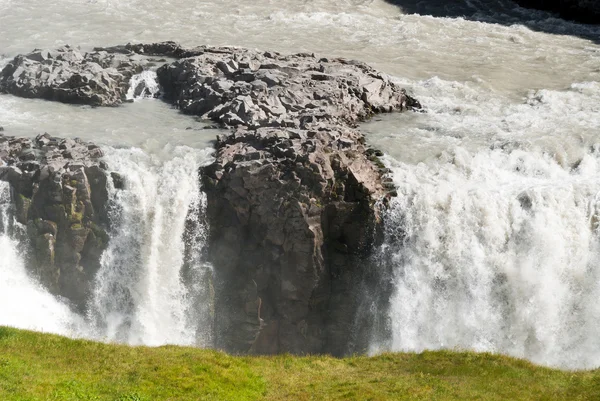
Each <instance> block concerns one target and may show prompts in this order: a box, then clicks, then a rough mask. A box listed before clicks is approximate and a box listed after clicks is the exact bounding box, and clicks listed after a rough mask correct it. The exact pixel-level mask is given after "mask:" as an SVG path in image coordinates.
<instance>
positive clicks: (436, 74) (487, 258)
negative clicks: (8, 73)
mask: <svg viewBox="0 0 600 401" xmlns="http://www.w3.org/2000/svg"><path fill="white" fill-rule="evenodd" d="M160 40H175V41H178V42H181V43H182V44H184V45H198V44H212V45H235V46H245V47H251V48H260V49H265V50H266V49H269V50H278V51H281V52H290V53H291V52H299V51H309V52H315V53H317V54H319V55H322V56H343V57H349V58H356V59H360V60H364V61H366V62H368V63H370V64H371V65H373V66H375V67H377V68H379V69H381V70H383V71H384V72H387V73H389V74H390V75H392V76H394V77H395V79H397V80H398V82H399V83H400V84H402V85H403V86H404V87H406V88H407V89H408V90H409V92H411V93H412V94H414V95H415V96H416V97H417V98H418V99H419V100H420V101H421V103H422V104H423V105H424V108H425V110H426V113H406V114H401V115H391V116H382V117H378V118H377V119H376V120H374V121H372V122H369V123H367V124H365V125H364V126H363V129H364V131H365V132H366V133H367V135H368V139H369V141H370V142H371V143H372V144H374V145H376V146H378V147H380V148H382V149H385V150H386V153H387V156H386V162H387V163H388V165H389V166H390V168H391V169H392V171H393V178H394V181H395V182H396V184H397V186H398V188H399V191H398V192H399V197H398V198H397V199H395V200H394V202H393V204H392V208H391V209H390V211H389V216H388V219H387V230H388V232H389V233H390V234H394V235H389V236H388V237H389V238H395V239H396V241H399V242H396V243H386V244H385V246H384V248H385V249H384V251H385V252H387V253H388V256H389V257H388V258H387V260H388V261H389V263H392V266H391V268H392V271H393V272H394V273H393V277H392V278H391V279H392V280H393V284H394V289H395V290H394V294H393V297H392V302H391V306H390V308H389V310H386V311H383V313H385V314H386V316H387V318H388V320H389V322H390V326H391V328H392V330H391V332H392V336H391V337H392V338H390V339H389V341H385V342H383V343H373V345H372V349H373V352H376V351H378V350H382V349H391V350H394V351H420V350H423V349H438V348H458V349H476V350H482V351H492V352H501V353H507V354H510V355H514V356H518V357H524V358H528V359H530V360H533V361H535V362H538V363H542V364H546V365H551V366H560V367H565V368H589V367H596V366H600V339H599V338H600V336H598V333H599V332H600V323H599V322H600V307H598V306H597V301H596V300H597V299H598V297H599V296H600V251H599V249H600V248H599V245H600V236H599V235H600V233H599V229H598V221H600V220H599V219H600V26H591V25H581V24H576V23H571V22H566V21H564V20H561V19H558V18H556V17H554V16H552V15H551V14H548V13H545V12H541V11H531V10H526V9H523V8H520V7H518V6H516V5H515V4H514V3H512V2H510V1H498V2H492V1H472V2H464V3H460V2H454V3H452V4H451V5H449V4H448V2H441V1H432V2H429V3H428V2H415V1H408V0H406V1H403V0H397V1H394V2H385V1H383V0H338V1H325V0H312V1H310V0H304V1H292V0H283V1H282V0H278V1H275V0H261V1H252V2H251V1H232V0H223V1H218V2H217V1H203V2H198V1H190V0H185V1H179V2H170V1H157V0H145V1H139V0H59V1H55V2H42V1H39V0H19V1H16V0H0V65H1V64H3V63H5V62H6V61H7V59H9V58H11V57H14V56H15V55H16V54H18V53H20V52H26V51H29V50H31V49H33V48H36V47H37V48H43V47H56V46H58V45H62V44H73V45H79V46H81V48H82V49H84V50H85V49H90V48H91V47H93V46H108V45H115V44H123V43H126V42H150V41H160ZM0 125H2V126H4V127H5V130H6V131H7V132H8V133H10V134H13V135H35V134H36V133H40V132H44V131H48V132H50V133H52V134H53V135H57V136H79V137H83V138H86V139H90V140H94V141H95V142H96V143H100V144H104V145H110V146H115V147H119V148H122V149H120V150H119V149H116V150H114V153H111V154H112V157H115V158H118V160H119V162H118V164H119V165H120V166H121V167H122V169H123V172H124V173H126V174H130V175H132V176H134V177H138V178H139V180H140V181H139V182H140V183H142V184H140V185H141V186H140V187H138V188H137V189H132V190H131V192H130V194H129V195H130V196H131V197H132V198H131V199H129V200H126V199H121V200H115V201H116V202H117V203H119V202H121V203H119V204H121V205H125V206H127V205H130V204H128V203H127V202H142V203H143V202H146V201H147V202H148V205H150V206H148V207H149V208H150V209H148V211H144V210H145V209H143V210H129V212H130V215H127V212H128V209H127V207H123V208H122V213H124V215H127V216H129V217H128V218H131V219H138V220H140V219H142V217H140V216H139V215H136V213H138V214H139V213H149V215H148V216H150V215H151V216H155V215H156V213H166V214H169V213H170V214H171V215H170V217H168V218H167V217H163V219H164V220H163V223H164V224H169V225H170V226H169V227H167V228H165V227H163V226H161V224H163V223H161V222H160V220H152V221H153V222H154V225H152V226H151V227H146V228H144V230H142V231H144V232H147V234H143V233H140V234H138V236H137V237H136V236H135V233H133V234H132V233H127V232H120V233H118V234H119V235H123V236H124V238H127V241H132V242H131V243H136V244H139V243H143V244H144V245H143V246H144V247H146V248H147V249H150V248H151V247H152V244H153V242H152V241H158V242H156V244H159V243H160V244H161V245H162V248H161V247H158V248H160V249H158V251H157V252H158V254H157V255H156V254H155V255H153V256H152V258H146V259H145V261H144V260H142V261H140V260H139V258H138V259H136V260H137V262H139V263H137V266H138V268H139V270H138V272H137V273H136V274H142V273H140V272H143V276H144V277H147V278H153V279H154V280H160V276H156V274H159V275H160V274H164V273H165V271H162V270H161V266H169V268H172V269H175V271H171V273H172V274H175V275H176V274H177V271H176V270H177V269H180V268H181V266H182V261H181V260H180V253H181V249H182V248H181V247H182V246H183V245H182V244H181V236H182V235H183V232H182V230H183V229H184V228H183V226H182V225H181V221H182V219H184V220H185V216H184V215H178V216H175V215H173V213H175V211H173V210H169V204H170V202H176V201H177V202H183V203H182V204H183V205H185V207H186V208H194V207H199V206H198V205H199V202H200V203H201V197H202V196H201V193H196V192H194V191H192V192H190V193H189V194H183V193H173V192H172V191H171V192H168V193H167V192H165V193H164V194H162V195H161V194H160V193H158V194H157V193H154V192H153V191H152V189H151V188H154V187H152V185H154V186H155V187H156V188H160V187H161V185H160V184H158V183H160V182H168V181H169V180H171V179H183V180H186V179H191V178H190V177H187V178H186V173H185V172H186V171H188V172H189V171H192V170H193V169H189V170H188V169H182V168H180V167H177V166H178V163H179V165H181V163H184V164H185V163H191V164H194V163H195V164H201V163H203V162H206V160H208V159H207V157H208V156H207V153H206V151H204V150H203V149H205V148H206V147H207V146H210V141H211V140H212V139H213V138H214V134H215V132H214V131H212V130H202V129H201V128H202V123H201V122H198V121H196V120H194V119H193V118H190V117H186V116H182V115H179V114H178V113H177V112H176V111H174V110H173V109H171V108H169V107H168V106H166V105H165V104H163V103H161V102H159V101H155V100H140V101H136V102H134V103H132V104H126V105H124V106H122V107H119V108H109V109H92V108H86V107H73V106H68V105H62V104H55V103H49V102H44V101H37V100H25V99H18V98H14V97H10V96H5V95H1V96H0ZM182 146H183V147H182ZM133 148H135V149H133ZM119 152H121V153H119ZM190 155H192V156H190ZM136 163H137V164H139V165H141V166H144V171H143V174H142V172H140V171H137V170H136V169H137V167H136ZM164 166H170V167H168V168H166V167H164ZM186 166H187V168H190V166H191V165H190V164H187V165H186ZM169 168H170V170H169ZM171 173H172V174H173V176H170V177H166V176H165V174H171ZM177 174H179V175H177ZM173 177H176V178H173ZM161 180H162V181H161ZM165 180H166V181H165ZM133 182H135V181H133ZM165 188H168V185H166V186H165ZM196 191H197V190H196ZM144 194H145V195H144ZM135 197H138V198H135ZM136 199H137V200H136ZM134 212H135V213H134ZM131 213H133V214H131ZM159 217H160V216H159ZM159 217H156V219H159ZM149 224H153V223H149ZM178 224H179V225H178ZM123 227H126V226H123ZM137 229H141V228H140V227H137ZM169 232H171V233H173V235H174V236H175V237H173V238H170V239H169V240H168V241H166V242H165V241H163V240H160V236H161V235H162V236H164V235H165V233H169ZM151 233H154V234H152V235H156V236H158V237H155V238H154V239H153V238H152V235H151ZM128 235H129V236H128ZM148 236H150V238H147V237H148ZM141 237H143V238H142V239H140V238H141ZM11 238H12V237H10V236H7V235H5V236H3V237H0V246H1V247H2V251H3V253H2V254H3V255H8V257H9V258H12V259H10V261H8V260H7V259H6V257H5V256H3V258H4V259H3V260H2V261H0V269H1V271H2V275H0V287H2V286H3V285H4V286H9V284H7V281H6V280H9V279H10V280H20V281H18V282H19V283H21V284H22V285H25V286H26V284H27V283H29V281H27V280H29V279H28V278H27V277H26V275H24V274H22V273H23V270H22V266H21V265H20V264H19V263H21V262H19V261H18V252H16V251H15V252H13V253H5V252H4V250H5V248H6V249H11V250H13V251H14V250H15V249H16V248H15V247H16V246H17V245H16V242H14V239H11ZM398 238H401V240H398ZM136 241H137V242H136ZM166 248H168V249H166ZM148 252H150V251H148ZM161 252H162V253H161ZM112 255H113V256H115V255H117V256H119V255H120V254H119V253H118V252H117V251H115V253H113V254H112ZM178 255H179V256H178ZM130 256H131V255H130ZM132 257H133V256H132ZM106 258H107V259H106V263H107V265H106V266H107V267H106V268H105V269H104V270H103V271H102V272H103V274H104V276H102V277H103V279H105V280H106V281H105V283H110V282H113V283H114V282H120V283H121V284H122V285H124V286H125V287H127V291H130V292H131V293H130V294H129V295H128V301H127V302H128V303H129V304H128V305H129V307H128V309H127V310H126V311H123V310H120V311H118V313H116V314H115V313H114V307H113V306H111V305H110V303H107V302H103V301H102V299H101V298H102V296H101V294H100V293H96V294H95V301H94V302H95V308H96V309H94V311H93V313H91V314H92V315H94V316H92V317H90V316H88V317H87V319H88V321H89V320H90V319H91V320H94V319H95V320H94V321H96V326H95V330H96V331H95V333H96V334H95V335H96V337H101V338H104V339H109V340H118V341H124V342H130V343H147V344H160V343H184V344H198V345H203V344H204V343H206V342H205V337H206V333H204V334H200V335H196V336H192V337H194V338H190V337H186V336H187V334H186V332H187V333H189V330H193V331H194V332H196V333H199V332H203V330H202V329H201V328H199V327H196V326H197V323H191V322H190V321H189V319H187V317H186V308H188V309H189V305H188V306H186V305H184V304H185V302H187V301H186V299H188V298H190V297H191V298H193V297H194V295H189V294H190V293H189V291H192V292H193V291H194V290H193V289H190V288H184V286H181V285H180V284H181V283H177V282H170V283H166V284H165V285H166V286H167V287H168V286H170V287H169V288H170V290H169V291H170V292H169V293H171V294H173V297H174V298H173V297H172V298H169V299H165V298H157V299H153V298H152V297H150V298H144V296H145V295H144V294H145V293H144V291H146V294H147V291H149V288H151V286H152V285H156V281H155V282H154V284H153V282H152V280H150V279H149V280H150V281H144V283H145V284H144V285H146V287H144V288H135V289H134V287H135V286H134V285H133V282H134V281H136V280H135V278H134V276H128V277H125V278H123V277H113V278H112V279H111V278H110V277H111V276H110V274H113V273H115V271H116V270H115V266H118V265H119V263H121V264H122V263H123V260H117V261H115V262H112V264H111V263H109V258H110V254H107V256H106ZM173 258H174V259H173ZM178 258H179V259H178ZM19 266H21V267H19ZM111 266H112V267H111ZM198 266H201V264H199V265H198ZM198 268H199V269H200V267H198ZM205 268H206V267H202V269H205ZM111 269H112V270H111ZM165 269H166V267H165ZM202 269H200V270H199V271H200V273H199V274H204V273H202V272H204V270H202ZM5 271H10V272H12V273H10V274H8V275H5V274H4V272H5ZM111 272H112V273H111ZM6 277H9V279H7V278H6ZM3 280H4V281H3ZM111 280H112V281H111ZM127 280H131V285H129V286H128V284H127ZM5 281H6V282H5ZM32 286H33V287H35V285H34V284H31V286H29V287H27V286H26V287H27V288H30V289H31V291H34V292H32V294H34V295H35V297H37V296H39V299H40V301H39V308H42V307H46V308H47V307H48V305H49V304H48V302H45V301H44V298H43V297H46V296H47V294H46V295H44V294H43V290H42V289H40V288H37V287H35V288H33V287H32ZM7 288H8V287H7ZM103 288H104V290H106V291H108V292H107V293H106V294H113V295H114V293H111V292H110V291H117V292H119V291H121V290H123V289H122V288H121V290H119V289H118V288H112V289H111V288H108V287H102V286H100V285H99V286H98V289H99V290H98V291H101V290H102V289H103ZM40 291H41V292H40ZM120 293H123V291H121V292H120ZM36 294H37V295H36ZM132 294H133V295H132ZM3 296H4V295H0V301H2V300H3V299H4V298H2V297H3ZM196 296H198V295H197V294H196ZM23 297H27V299H29V301H28V302H29V304H27V305H29V306H28V308H29V309H31V316H32V317H31V319H30V320H29V321H27V322H23V321H19V320H15V319H16V318H17V317H19V313H17V312H15V313H12V314H11V312H10V310H9V312H6V313H5V312H4V307H3V308H2V310H3V312H1V313H0V324H12V325H18V326H22V327H30V328H37V329H45V330H48V331H58V332H61V333H64V332H68V333H71V334H72V335H88V336H89V332H88V333H87V334H86V330H90V328H89V327H88V326H89V322H88V323H86V324H83V325H82V324H81V322H78V321H77V319H78V317H73V318H72V319H71V320H70V323H69V324H66V325H65V324H60V323H56V321H52V322H47V321H46V320H48V316H49V314H48V313H44V311H43V310H41V309H36V307H35V305H34V304H33V302H34V301H33V300H35V299H36V298H35V297H34V296H26V295H23ZM110 297H111V296H110V295H106V297H105V298H104V299H105V300H106V299H111V298H110ZM113 298H114V297H113ZM57 302H58V303H57V305H56V308H54V309H53V310H52V313H54V314H55V315H56V316H58V318H60V319H63V320H65V319H66V318H65V314H67V312H68V311H66V310H65V309H64V305H62V304H60V302H59V301H57ZM151 302H158V304H159V305H161V308H162V309H161V308H158V309H159V310H157V309H153V308H151V307H150V306H151V305H152V304H151ZM111 308H112V309H111ZM169 308H170V309H169ZM29 309H28V310H29ZM92 309H93V308H92ZM161 314H162V315H161ZM36 316H39V319H38V318H37V317H36ZM161 316H162V317H161ZM36 319H37V320H36ZM44 319H46V320H44ZM161 319H167V320H164V321H163V320H161ZM186 319H187V320H186ZM67 320H69V319H67ZM161 321H163V322H167V323H168V324H169V325H170V326H169V327H171V328H172V332H169V333H164V335H163V334H159V333H158V332H159V330H156V327H160V322H161ZM98 322H99V323H98ZM124 322H127V325H126V327H127V329H123V327H125V326H123V325H124ZM194 324H196V326H194ZM78 325H79V326H78ZM84 326H85V327H84ZM73 327H75V328H73ZM77 327H80V328H77ZM81 327H83V328H81ZM98 327H101V329H99V328H98ZM98 333H101V334H100V335H98ZM203 336H204V337H203Z"/></svg>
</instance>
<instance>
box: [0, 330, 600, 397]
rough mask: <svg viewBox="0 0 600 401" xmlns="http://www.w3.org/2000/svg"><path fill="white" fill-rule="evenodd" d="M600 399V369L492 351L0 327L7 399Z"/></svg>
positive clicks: (2, 388) (0, 366) (0, 372)
mask: <svg viewBox="0 0 600 401" xmlns="http://www.w3.org/2000/svg"><path fill="white" fill-rule="evenodd" d="M403 399H406V400H419V399H422V400H436V399H439V400H470V399H472V400H481V399H485V400H521V399H522V400H553V399H559V400H600V370H595V371H589V372H576V373H573V372H563V371H559V370H553V369H547V368H541V367H537V366H534V365H532V364H530V363H528V362H524V361H520V360H516V359H512V358H508V357H503V356H493V355H489V354H475V353H455V352H446V351H444V352H425V353H423V354H385V355H381V356H378V357H374V358H368V357H362V356H360V357H352V358H346V359H335V358H330V357H324V356H314V357H302V358H300V357H293V356H287V355H282V356H276V357H233V356H229V355H226V354H223V353H219V352H215V351H209V350H200V349H193V348H182V347H172V346H169V347H160V348H146V347H137V348H131V347H127V346H121V345H106V344H100V343H94V342H90V341H75V340H69V339H66V338H63V337H58V336H54V335H48V334H39V333H33V332H28V331H21V330H15V329H10V328H3V327H0V400H3V401H16V400H19V401H25V400H32V401H33V400H44V401H46V400H48V401H54V400H65V401H80V400H84V401H88V400H108V401H141V400H161V401H162V400H186V401H189V400H228V401H229V400H403Z"/></svg>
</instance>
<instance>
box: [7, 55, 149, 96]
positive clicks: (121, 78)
mask: <svg viewBox="0 0 600 401" xmlns="http://www.w3.org/2000/svg"><path fill="white" fill-rule="evenodd" d="M130 56H131V55H125V54H120V53H111V52H108V51H104V50H98V51H93V52H89V53H84V52H81V51H79V50H78V49H76V48H73V47H70V46H64V47H60V48H58V49H56V50H34V51H33V52H31V53H29V54H25V55H19V56H17V57H15V58H14V59H13V60H12V61H11V62H10V63H8V64H7V65H6V66H5V67H4V69H3V70H2V72H0V92H6V93H10V94H13V95H16V96H21V97H26V98H41V99H46V100H55V101H59V102H63V103H74V104H86V105H91V106H115V105H118V104H120V103H121V102H123V101H124V100H125V97H126V94H127V90H128V89H129V80H130V79H131V77H132V76H133V75H134V74H136V73H139V72H141V71H142V70H143V65H145V64H146V61H145V60H136V59H135V58H134V57H130Z"/></svg>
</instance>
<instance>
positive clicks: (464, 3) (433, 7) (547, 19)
mask: <svg viewBox="0 0 600 401" xmlns="http://www.w3.org/2000/svg"><path fill="white" fill-rule="evenodd" d="M386 1H387V2H388V3H390V4H394V5H396V6H398V7H400V8H401V9H402V11H403V12H404V13H406V14H420V15H431V16H433V17H439V18H443V17H446V18H464V19H466V20H470V21H479V22H485V23H492V24H501V25H507V26H510V25H524V26H526V27H528V28H529V29H531V30H533V31H538V32H545V33H550V34H556V35H572V36H578V37H581V38H584V39H588V40H591V41H593V42H594V43H596V44H598V43H600V4H598V6H597V7H595V6H591V7H592V8H594V9H595V12H584V11H581V10H579V11H576V10H573V9H572V8H568V9H567V8H565V7H566V6H564V4H565V3H566V2H565V1H547V0H518V1H516V2H514V1H510V0H472V1H469V0H455V1H450V2H446V1H440V0H386ZM559 3H560V4H559ZM561 4H562V6H560V5H561ZM526 7H539V8H544V9H547V10H549V11H543V10H539V9H533V8H526ZM565 18H566V19H565Z"/></svg>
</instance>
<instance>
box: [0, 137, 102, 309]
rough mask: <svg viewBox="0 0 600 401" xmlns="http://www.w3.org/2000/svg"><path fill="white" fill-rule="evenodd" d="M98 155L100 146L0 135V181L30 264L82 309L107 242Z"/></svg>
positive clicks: (53, 289)
mask: <svg viewBox="0 0 600 401" xmlns="http://www.w3.org/2000/svg"><path fill="white" fill-rule="evenodd" d="M101 156H102V151H101V150H100V148H98V147H97V146H96V145H94V144H90V143H86V142H83V141H80V140H73V139H57V138H53V137H51V136H50V135H48V134H44V135H39V136H38V137H36V138H35V139H33V138H14V137H10V136H5V135H3V134H2V133H0V180H2V181H8V182H9V183H10V184H11V188H12V198H13V200H14V204H15V209H16V212H15V213H16V219H17V221H19V222H20V223H21V224H24V225H25V226H26V227H27V236H28V237H29V239H30V244H31V248H32V251H33V252H32V254H31V255H28V256H29V266H30V268H31V270H32V271H33V272H34V274H35V275H36V276H38V277H39V278H40V280H41V282H42V283H43V284H44V285H45V286H46V287H47V288H48V289H49V290H50V291H51V292H52V293H54V294H57V295H61V296H64V297H66V298H68V299H69V300H71V301H72V303H73V304H74V305H75V306H76V307H78V308H79V309H81V310H83V308H84V306H85V301H86V299H87V296H88V295H89V291H90V282H91V280H92V279H93V277H94V275H95V273H96V271H97V270H98V268H99V261H100V255H101V253H102V251H103V250H104V249H105V246H106V244H107V242H108V236H107V234H106V231H105V227H106V224H107V221H106V206H107V201H108V192H107V186H106V185H107V175H106V173H105V171H104V170H105V168H106V166H105V165H104V164H103V163H102V162H101V161H100V160H99V158H100V157H101Z"/></svg>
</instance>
